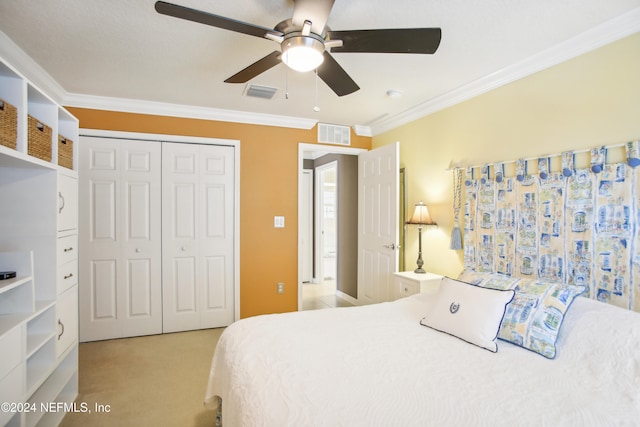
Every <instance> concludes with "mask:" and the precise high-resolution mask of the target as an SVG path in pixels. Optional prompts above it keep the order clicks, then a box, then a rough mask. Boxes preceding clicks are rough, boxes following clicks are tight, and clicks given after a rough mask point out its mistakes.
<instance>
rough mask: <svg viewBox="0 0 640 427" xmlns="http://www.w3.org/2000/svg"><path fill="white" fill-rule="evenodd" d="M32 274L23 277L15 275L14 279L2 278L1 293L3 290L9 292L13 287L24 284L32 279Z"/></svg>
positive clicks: (0, 281)
mask: <svg viewBox="0 0 640 427" xmlns="http://www.w3.org/2000/svg"><path fill="white" fill-rule="evenodd" d="M31 279H32V277H31V276H23V277H14V278H13V279H5V280H0V294H2V293H3V292H8V291H10V290H11V289H14V288H17V287H18V286H20V285H23V284H25V283H27V282H29V281H31Z"/></svg>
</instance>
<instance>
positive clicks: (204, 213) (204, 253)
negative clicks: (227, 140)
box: [79, 137, 235, 341]
mask: <svg viewBox="0 0 640 427" xmlns="http://www.w3.org/2000/svg"><path fill="white" fill-rule="evenodd" d="M80 147H81V149H80V157H81V158H80V227H81V228H80V241H81V254H80V289H79V291H80V319H81V322H80V340H81V341H93V340H102V339H109V338H120V337H127V336H138V335H149V334H159V333H162V332H176V331H182V330H190V329H201V328H211V327H220V326H227V325H229V324H230V323H232V322H233V320H234V307H235V300H234V295H233V292H234V276H233V275H234V235H233V232H234V223H233V222H234V197H235V189H234V185H235V184H234V179H235V171H234V165H235V162H234V155H235V149H234V147H229V146H217V145H204V144H203V145H201V144H183V143H168V142H159V141H141V140H130V139H115V138H98V137H83V138H82V139H81V145H80Z"/></svg>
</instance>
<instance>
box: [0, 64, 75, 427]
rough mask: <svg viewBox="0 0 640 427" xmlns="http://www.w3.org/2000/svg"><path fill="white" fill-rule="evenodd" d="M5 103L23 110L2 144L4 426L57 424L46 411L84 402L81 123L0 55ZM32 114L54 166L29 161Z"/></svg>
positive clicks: (0, 398)
mask: <svg viewBox="0 0 640 427" xmlns="http://www.w3.org/2000/svg"><path fill="white" fill-rule="evenodd" d="M0 99H2V100H3V101H5V102H7V103H10V104H11V105H13V106H15V107H16V110H17V141H16V148H15V149H13V148H9V147H6V146H2V145H0V271H15V272H16V275H17V277H15V278H12V279H6V280H0V402H8V403H10V404H15V406H14V407H13V408H11V407H9V409H14V410H9V411H4V410H3V411H0V426H21V427H23V426H25V427H31V426H36V425H37V426H55V425H58V424H59V423H60V421H61V420H62V417H64V415H65V412H64V410H57V409H58V407H56V406H55V405H50V404H51V403H53V402H64V403H67V404H71V403H72V402H73V401H74V400H75V398H76V397H77V395H78V285H77V284H78V281H77V279H78V264H77V257H78V235H77V234H78V232H77V223H78V173H77V170H76V165H77V163H78V162H77V158H78V154H77V152H78V147H77V144H78V120H77V119H76V118H75V117H73V115H71V114H70V113H69V112H68V111H67V110H65V109H64V108H63V107H61V106H60V105H58V104H57V103H56V102H54V101H53V100H52V99H51V98H50V97H48V96H47V95H46V94H45V93H44V92H42V91H41V90H39V89H38V88H37V87H36V86H35V85H33V84H32V83H31V82H29V81H28V80H27V79H26V78H25V77H23V75H22V74H21V73H20V72H19V71H17V70H15V69H14V68H13V67H12V66H11V65H10V64H8V63H7V62H6V61H4V60H3V59H2V58H0ZM28 116H32V117H34V118H36V119H37V120H38V121H39V122H42V123H44V124H46V125H47V126H49V127H50V128H51V130H52V132H51V133H52V135H51V139H52V141H51V154H52V156H51V158H52V160H51V161H45V160H41V159H38V158H35V157H32V156H30V155H29V154H28V152H29V151H28V144H29V142H28ZM59 135H62V136H63V137H64V138H66V139H68V140H70V141H72V144H73V156H72V157H73V165H72V168H68V167H63V166H61V165H58V136H59ZM42 404H44V405H42ZM25 405H29V409H28V410H21V409H24V408H25ZM47 406H48V407H50V408H51V409H54V410H44V409H45V407H47ZM4 409H6V408H4Z"/></svg>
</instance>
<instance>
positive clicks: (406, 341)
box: [205, 294, 640, 427]
mask: <svg viewBox="0 0 640 427" xmlns="http://www.w3.org/2000/svg"><path fill="white" fill-rule="evenodd" d="M433 301H434V298H433V295H432V294H419V295H414V296H412V297H408V298H404V299H401V300H398V301H395V302H391V303H382V304H376V305H370V306H362V307H353V308H336V309H328V310H316V311H307V312H295V313H285V314H276V315H265V316H257V317H253V318H248V319H243V320H240V321H238V322H236V323H234V324H232V325H231V326H229V327H228V328H227V329H226V330H225V332H224V333H223V335H222V337H221V339H220V341H219V343H218V345H217V348H216V351H215V354H214V357H213V362H212V367H211V372H210V378H209V384H208V388H207V391H206V397H205V404H206V405H207V406H208V407H210V408H213V409H215V408H217V407H218V404H219V402H220V400H221V401H222V422H223V425H224V426H225V427H243V426H268V427H283V426H296V427H300V426H331V427H334V426H345V427H356V426H401V427H407V426H470V425H473V426H492V427H493V426H514V425H518V426H545V425H546V426H609V425H616V426H638V425H640V315H639V314H638V313H634V312H631V311H626V310H623V309H620V308H617V307H614V306H611V305H607V304H604V303H601V302H597V301H593V300H589V299H585V298H582V297H579V298H577V299H576V300H575V302H574V303H573V305H572V306H571V308H570V310H569V311H568V313H567V315H566V317H565V319H564V324H563V325H562V330H561V332H560V335H559V339H558V341H557V349H558V350H557V354H556V357H555V359H547V358H545V357H542V356H541V355H540V354H537V353H534V352H532V351H529V350H526V349H523V348H521V347H518V346H516V345H513V344H511V343H509V342H505V341H502V340H498V341H497V344H498V351H497V352H496V353H492V352H490V351H487V350H485V349H483V348H480V347H477V346H475V345H472V344H469V343H467V342H465V341H462V340H461V339H458V338H456V337H454V336H451V335H447V334H445V333H442V332H438V331H436V330H434V329H431V328H428V327H424V326H421V325H420V320H421V319H422V318H423V317H424V316H425V314H426V313H428V312H429V310H431V309H432V305H433Z"/></svg>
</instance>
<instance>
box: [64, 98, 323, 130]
mask: <svg viewBox="0 0 640 427" xmlns="http://www.w3.org/2000/svg"><path fill="white" fill-rule="evenodd" d="M63 105H65V106H67V107H77V108H93V109H97V110H109V111H119V112H125V113H137V114H152V115H159V116H170V117H185V118H191V119H204V120H216V121H222V122H232V123H246V124H254V125H265V126H278V127H287V128H295V129H311V128H313V127H314V126H315V125H316V123H317V122H318V121H317V120H315V119H306V118H299V117H290V116H279V115H275V114H262V113H250V112H244V111H234V110H223V109H219V108H209V107H197V106H192V105H180V104H170V103H164V102H154V101H142V100H139V99H126V98H112V97H106V96H94V95H81V94H75V93H69V94H67V95H66V96H65V98H64V100H63Z"/></svg>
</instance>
